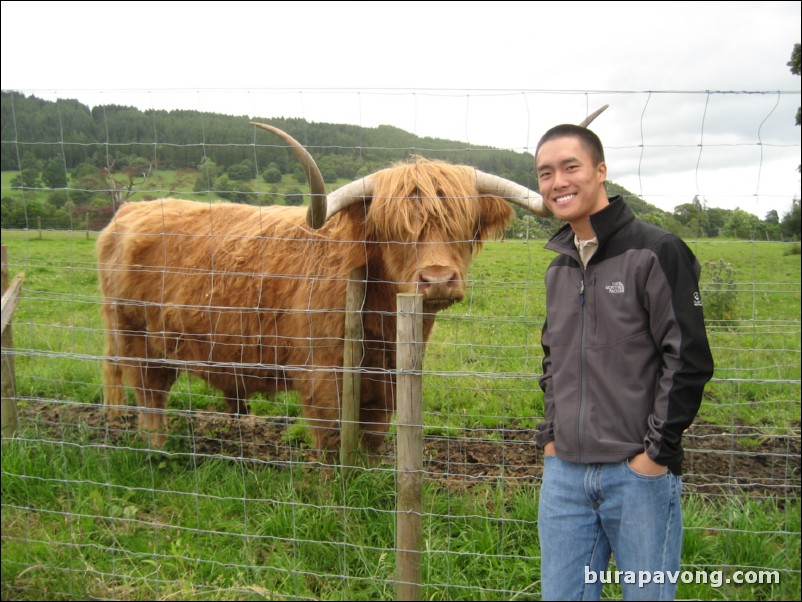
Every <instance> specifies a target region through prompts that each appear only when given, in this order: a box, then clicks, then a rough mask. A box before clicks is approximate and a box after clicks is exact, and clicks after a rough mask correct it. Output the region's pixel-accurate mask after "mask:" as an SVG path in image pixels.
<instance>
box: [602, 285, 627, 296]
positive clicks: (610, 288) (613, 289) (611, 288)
mask: <svg viewBox="0 0 802 602" xmlns="http://www.w3.org/2000/svg"><path fill="white" fill-rule="evenodd" d="M604 288H605V290H606V291H607V292H608V293H610V294H612V295H620V294H621V293H623V292H624V283H623V282H611V283H610V284H608V285H607V286H605V287H604Z"/></svg>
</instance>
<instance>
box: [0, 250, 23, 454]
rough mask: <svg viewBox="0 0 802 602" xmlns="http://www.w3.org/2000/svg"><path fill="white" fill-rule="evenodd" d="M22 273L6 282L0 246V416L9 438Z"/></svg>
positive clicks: (14, 423) (14, 408)
mask: <svg viewBox="0 0 802 602" xmlns="http://www.w3.org/2000/svg"><path fill="white" fill-rule="evenodd" d="M23 278H24V274H17V275H16V276H15V277H14V281H13V282H12V283H11V286H9V284H8V249H7V248H6V246H5V245H3V247H2V295H3V302H2V321H3V322H2V326H3V355H2V381H3V384H2V401H1V402H0V404H1V405H0V415H1V417H2V429H3V437H4V438H11V437H13V436H14V433H15V432H16V430H17V425H18V419H17V381H16V374H15V372H14V338H13V336H12V334H11V316H12V314H13V313H14V309H15V308H16V306H17V303H19V290H20V287H21V285H22V279H23Z"/></svg>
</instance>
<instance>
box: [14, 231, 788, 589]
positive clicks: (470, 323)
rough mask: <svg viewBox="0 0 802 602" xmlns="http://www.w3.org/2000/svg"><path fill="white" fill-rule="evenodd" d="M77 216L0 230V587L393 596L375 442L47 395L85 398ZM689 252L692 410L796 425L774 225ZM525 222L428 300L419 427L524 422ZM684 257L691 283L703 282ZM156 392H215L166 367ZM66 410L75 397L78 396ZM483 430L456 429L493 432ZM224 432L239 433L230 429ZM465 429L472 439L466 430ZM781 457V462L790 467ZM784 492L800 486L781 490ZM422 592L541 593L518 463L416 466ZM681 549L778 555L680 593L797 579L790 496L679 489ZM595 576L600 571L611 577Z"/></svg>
mask: <svg viewBox="0 0 802 602" xmlns="http://www.w3.org/2000/svg"><path fill="white" fill-rule="evenodd" d="M92 238H93V237H92V236H90V237H89V238H87V236H86V235H85V234H84V233H83V232H80V233H78V232H76V233H61V232H49V231H45V232H43V233H42V238H39V233H38V232H35V231H29V232H11V231H6V230H4V231H3V233H2V239H3V244H4V245H7V246H8V248H9V258H10V264H11V272H12V276H13V274H14V273H16V272H19V271H24V272H25V273H26V280H25V283H24V288H23V301H22V303H21V305H20V307H19V308H18V310H17V314H16V317H15V323H14V339H15V346H16V348H17V349H18V351H19V355H18V356H17V359H16V362H17V390H18V393H19V395H20V396H21V397H22V401H21V404H22V406H23V407H24V408H25V409H27V412H26V413H25V416H28V417H30V416H34V417H38V418H37V419H32V418H28V419H24V420H23V422H22V424H21V428H20V432H19V434H18V437H17V438H16V439H15V440H13V441H4V442H3V456H2V494H3V496H2V532H3V539H2V597H3V599H32V600H33V599H36V600H39V599H56V598H58V599H61V598H80V599H86V598H90V597H92V598H94V597H98V598H121V599H147V600H153V599H164V600H170V599H210V600H213V599H243V600H244V599H276V598H280V599H327V600H339V599H349V600H363V599H364V600H368V599H370V600H379V599H392V598H393V597H394V595H395V593H394V584H393V577H394V570H395V555H394V554H395V552H394V540H395V517H394V510H395V472H394V470H393V469H392V466H391V460H392V459H391V458H390V457H385V458H384V459H383V460H382V462H380V463H379V464H378V465H376V466H374V467H373V468H371V469H369V470H357V471H354V472H353V473H352V474H351V476H350V477H348V478H347V479H344V478H343V477H342V476H341V475H339V474H338V473H336V472H334V473H330V472H325V471H321V469H320V467H319V466H318V465H317V464H315V463H314V462H310V461H308V460H307V459H306V457H305V456H304V449H303V437H302V436H299V435H298V433H297V431H296V433H295V435H292V436H290V438H289V439H288V440H286V441H283V442H282V445H286V446H290V447H292V448H293V449H294V450H295V452H297V455H296V456H295V457H296V458H297V461H292V462H274V463H271V462H264V461H260V460H257V459H255V458H251V457H249V456H248V455H247V454H242V455H239V456H238V455H231V454H228V453H220V454H214V453H209V452H208V451H205V452H204V453H197V450H196V448H195V447H193V445H194V444H193V441H194V437H195V436H199V435H201V434H203V435H210V433H198V432H196V431H194V430H192V427H187V428H188V430H187V431H186V432H184V433H181V437H182V439H180V443H179V444H177V445H174V446H170V445H168V447H167V448H166V449H165V450H162V451H154V450H149V449H148V448H147V447H146V446H145V444H144V442H143V441H142V440H141V439H140V438H139V437H138V436H137V435H136V434H135V433H134V432H133V429H132V430H130V431H124V432H111V431H109V430H104V427H103V426H102V425H101V426H98V423H97V422H91V421H87V423H86V424H82V423H77V422H75V421H74V420H68V419H66V418H64V416H65V414H59V413H54V412H53V411H52V410H53V409H54V408H56V409H58V408H73V407H87V408H90V410H89V413H88V414H86V415H92V414H93V413H94V412H95V411H97V413H99V412H100V409H99V407H98V404H100V403H101V402H102V399H101V382H100V358H101V357H102V353H103V343H102V326H101V322H100V318H99V300H100V299H99V293H98V289H97V275H96V272H95V267H94V256H93V247H94V241H93V239H92ZM692 247H693V249H694V251H695V252H696V253H697V255H698V256H699V259H700V262H701V263H702V265H703V267H704V266H705V265H706V263H707V262H710V261H725V262H727V263H728V264H729V265H731V266H732V267H733V270H734V283H735V288H736V290H737V293H736V295H737V301H736V304H735V311H734V316H732V318H731V319H729V318H728V319H727V320H726V323H725V322H724V321H722V322H721V323H718V322H716V321H709V322H708V335H709V337H710V340H711V344H712V346H713V349H714V355H715V361H716V366H717V368H716V374H715V377H714V381H713V382H712V383H711V384H710V386H709V387H708V389H707V392H706V396H705V402H704V404H703V407H702V410H701V415H700V420H705V421H707V422H710V423H712V424H714V425H718V426H719V427H720V429H721V431H723V432H728V431H731V430H732V429H733V428H734V427H736V426H740V425H751V426H753V427H755V431H754V432H755V434H754V437H755V438H760V437H774V436H778V435H785V434H791V435H792V436H794V437H796V438H797V439H798V436H799V416H800V400H799V390H800V389H799V379H800V319H799V315H800V271H799V259H798V256H795V255H786V254H785V247H786V245H782V244H779V243H744V242H737V241H698V242H694V243H693V244H692ZM551 257H552V254H551V253H550V252H547V251H544V250H543V249H542V243H537V242H534V243H533V242H530V243H526V244H525V243H518V242H514V241H508V242H504V243H493V244H488V245H487V246H486V248H485V249H484V250H483V252H482V253H481V254H480V255H479V256H478V258H477V260H476V262H475V264H474V266H473V268H472V272H471V278H472V280H471V282H470V283H469V294H468V296H467V298H466V300H465V301H464V302H463V303H462V304H459V305H457V306H454V307H453V308H451V309H450V310H448V311H447V312H444V313H442V314H441V315H440V316H439V318H438V324H437V327H436V331H435V334H434V336H433V339H432V341H431V342H430V344H429V346H428V350H427V356H426V360H425V363H424V369H425V371H426V374H425V379H424V389H425V399H424V407H425V421H426V426H427V429H428V432H429V433H437V432H444V433H449V434H456V433H459V432H461V431H463V430H464V429H475V428H490V429H498V428H506V427H519V426H533V425H534V424H535V423H536V422H537V421H538V417H539V416H542V399H541V396H540V394H539V389H538V387H537V382H536V377H537V376H538V374H539V372H540V361H541V357H542V352H541V350H540V325H541V324H542V320H543V301H544V289H543V284H542V275H543V272H544V270H545V267H546V265H548V262H549V261H550V259H551ZM708 278H709V275H708V274H707V273H705V271H703V274H702V294H703V298H704V295H705V291H706V290H708V289H712V288H713V283H711V282H710V281H709V279H708ZM171 407H172V408H178V409H185V410H189V409H191V410H197V409H209V410H220V409H222V408H223V405H222V403H221V402H220V399H219V396H218V394H217V393H216V392H215V391H213V390H211V389H210V388H208V387H207V386H206V385H205V384H203V383H201V382H198V381H194V380H189V379H186V378H182V379H181V381H180V382H179V383H178V384H177V385H176V387H175V390H174V394H173V396H172V398H171ZM253 408H254V413H255V414H257V416H258V417H259V419H260V420H264V421H266V422H272V421H278V420H280V419H282V417H283V416H286V415H287V414H289V415H292V416H295V415H297V414H298V409H297V404H296V400H295V398H294V396H293V395H292V394H289V395H285V396H281V397H280V398H279V399H277V400H269V399H266V398H262V399H258V400H257V401H256V402H255V403H254V404H253ZM80 415H81V416H83V415H84V414H80ZM493 436H495V435H494V434H493V433H492V432H485V431H482V432H481V433H480V432H478V431H477V432H476V433H475V434H472V437H491V438H492V437H493ZM241 443H242V445H243V448H244V447H245V445H246V444H248V443H252V442H247V441H242V442H241ZM464 445H465V446H466V447H470V446H471V443H470V440H467V442H466V443H465V444H464ZM785 478H786V479H787V480H789V481H790V482H792V483H794V482H795V483H797V487H798V479H799V475H798V474H793V473H787V474H786V475H785ZM796 491H797V492H798V488H797V489H796ZM424 499H425V509H424V513H425V515H424V529H425V549H424V553H423V574H424V583H425V585H424V590H423V595H424V597H425V598H426V599H434V600H456V599H475V600H482V599H492V600H495V599H516V600H517V599H536V598H538V597H539V591H540V588H539V556H540V553H539V546H538V540H537V529H536V526H537V523H536V517H537V503H536V502H537V481H536V480H535V479H505V478H503V477H500V478H497V479H490V478H483V479H476V480H475V482H473V483H466V482H465V481H459V482H457V481H454V482H450V481H449V480H448V479H429V480H427V482H426V486H425V498H424ZM683 506H684V511H685V523H686V530H685V541H684V547H683V568H687V569H690V570H704V571H708V572H709V571H713V570H722V571H723V572H724V575H725V576H732V575H733V573H734V571H736V570H750V569H754V570H758V569H772V570H778V571H779V574H780V578H781V579H780V583H779V584H774V585H766V584H764V585H760V584H743V585H741V584H736V583H732V582H731V583H724V584H722V586H721V587H719V588H714V587H712V586H711V585H710V584H708V585H693V584H681V585H680V587H679V590H678V593H677V596H678V598H680V599H682V598H694V599H722V600H723V599H735V600H753V599H764V600H786V599H796V598H797V597H798V595H799V591H800V560H799V559H800V518H799V516H800V508H799V502H798V498H797V497H796V496H795V495H794V494H793V493H792V494H791V497H788V496H783V497H776V498H774V497H766V496H760V497H757V496H753V497H750V495H749V493H748V492H747V491H746V490H744V491H743V492H742V493H741V494H738V493H734V492H732V491H731V492H730V493H729V494H728V495H726V496H709V497H708V496H705V495H702V494H693V493H692V494H689V495H686V496H685V497H684V499H683ZM618 595H620V592H619V591H618V590H616V589H615V588H607V589H606V590H605V596H606V597H616V596H618Z"/></svg>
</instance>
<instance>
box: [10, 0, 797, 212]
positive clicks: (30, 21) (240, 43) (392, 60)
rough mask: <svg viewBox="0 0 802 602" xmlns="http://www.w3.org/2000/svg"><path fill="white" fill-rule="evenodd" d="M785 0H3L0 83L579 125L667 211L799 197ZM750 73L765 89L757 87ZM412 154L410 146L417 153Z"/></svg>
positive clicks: (101, 98)
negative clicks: (588, 123) (591, 114)
mask: <svg viewBox="0 0 802 602" xmlns="http://www.w3.org/2000/svg"><path fill="white" fill-rule="evenodd" d="M800 19H801V16H800V2H798V1H793V2H693V3H691V2H626V3H624V2H594V3H584V2H500V1H496V2H492V3H490V2H471V3H459V2H447V3H446V2H433V1H430V2H372V3H370V2H359V3H356V2H325V3H318V2H202V3H192V4H190V3H185V2H180V3H179V2H175V3H174V2H92V3H90V2H7V1H3V2H2V21H1V23H2V38H1V41H2V55H1V56H2V70H1V71H0V78H1V79H2V88H3V89H4V90H18V91H21V92H24V93H26V94H34V95H36V96H38V97H40V98H45V99H48V100H54V99H56V98H77V99H78V100H80V101H81V102H84V103H85V104H87V105H89V106H90V107H91V106H96V105H99V104H124V105H133V106H137V107H139V108H141V109H148V108H156V109H174V108H177V109H193V110H201V111H213V112H219V113H229V114H234V115H247V116H249V117H260V118H269V117H290V116H297V117H303V118H305V119H307V120H309V121H315V122H330V123H353V124H356V125H362V126H365V127H375V126H377V125H380V124H389V125H394V126H397V127H399V128H402V129H404V130H407V131H410V132H413V133H415V134H417V135H419V136H433V137H438V138H448V139H453V140H456V141H462V142H469V143H472V144H488V145H492V146H496V147H499V148H507V149H512V150H516V151H524V150H529V151H530V152H533V151H534V146H535V145H536V144H537V140H538V139H539V137H540V135H541V134H542V133H543V132H544V131H545V130H546V129H548V128H549V127H550V126H552V125H555V124H557V123H563V122H578V121H579V120H581V119H582V117H584V115H585V114H586V112H588V111H592V110H594V109H595V108H597V107H599V106H601V105H603V104H609V105H610V108H609V109H608V111H607V112H606V113H605V114H604V115H603V116H601V117H600V118H599V119H598V121H597V122H596V123H594V124H593V126H592V128H593V129H594V130H595V131H596V132H597V133H598V134H599V135H600V137H601V138H602V141H603V142H604V144H605V147H606V150H607V163H608V172H609V177H610V179H611V180H613V181H615V182H617V183H619V184H621V185H623V186H625V187H626V188H628V189H629V190H631V191H633V192H635V193H637V194H640V195H641V196H643V198H645V199H646V200H647V201H649V202H650V203H652V204H654V205H656V206H658V207H660V208H662V209H665V210H668V211H671V210H673V209H674V207H675V206H676V205H678V204H681V203H687V202H691V200H692V199H693V197H694V196H695V195H699V196H700V197H702V198H703V199H704V200H705V202H706V203H707V204H708V206H711V207H722V208H726V209H734V208H736V207H740V208H741V209H744V210H747V211H750V212H751V213H754V214H756V215H758V216H760V217H761V218H763V217H764V216H765V214H766V212H767V211H769V210H771V209H775V210H777V211H778V213H779V214H780V216H782V215H783V213H785V212H787V211H788V209H789V207H790V205H791V200H792V199H793V198H799V197H800V174H799V173H798V172H797V170H796V168H797V166H798V165H799V164H800V162H801V160H800V128H799V127H797V126H795V125H794V123H795V121H794V119H795V115H796V111H797V108H798V107H799V106H800V104H802V102H801V99H800V96H801V95H800V77H799V76H795V75H792V74H791V72H790V70H789V68H788V66H787V65H786V63H787V62H788V61H789V60H790V58H791V51H792V49H793V46H794V44H795V43H798V42H800V37H802V36H801V34H800ZM758 92H763V93H762V94H759V93H758ZM421 154H425V152H423V153H421Z"/></svg>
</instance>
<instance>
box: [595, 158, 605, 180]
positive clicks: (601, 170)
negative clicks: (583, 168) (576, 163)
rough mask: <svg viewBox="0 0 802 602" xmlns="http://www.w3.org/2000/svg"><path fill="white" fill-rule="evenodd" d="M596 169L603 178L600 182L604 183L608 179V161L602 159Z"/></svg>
mask: <svg viewBox="0 0 802 602" xmlns="http://www.w3.org/2000/svg"><path fill="white" fill-rule="evenodd" d="M596 169H597V170H598V171H599V177H600V178H601V181H600V183H601V184H604V182H605V181H606V180H607V163H605V162H604V161H602V162H601V163H599V166H598V167H597V168H596Z"/></svg>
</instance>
